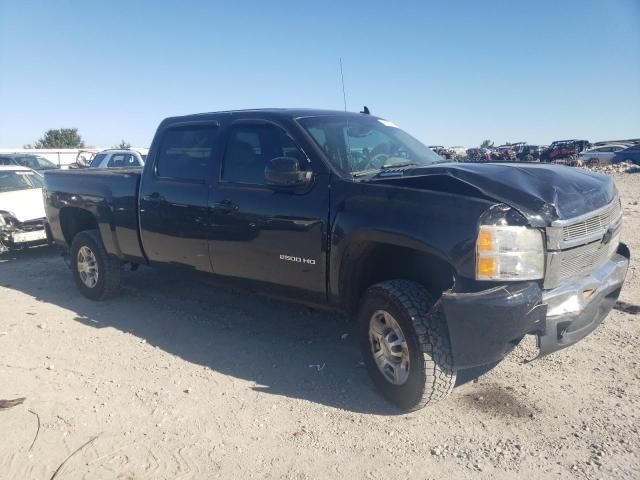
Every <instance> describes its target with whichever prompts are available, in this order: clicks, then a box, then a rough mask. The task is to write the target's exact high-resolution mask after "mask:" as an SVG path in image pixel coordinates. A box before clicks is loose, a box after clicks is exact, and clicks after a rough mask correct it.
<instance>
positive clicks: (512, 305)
mask: <svg viewBox="0 0 640 480" xmlns="http://www.w3.org/2000/svg"><path fill="white" fill-rule="evenodd" d="M44 183H45V189H44V190H45V191H44V198H45V199H46V213H47V219H48V222H49V226H50V231H51V235H52V238H53V240H54V241H55V243H56V244H57V245H59V246H60V248H61V249H63V251H64V252H65V253H66V254H67V255H68V256H69V258H70V262H69V264H70V266H71V270H72V274H73V277H74V279H75V281H76V284H77V286H78V288H79V289H80V291H81V292H82V293H83V294H84V295H86V296H87V297H89V298H92V299H96V300H100V299H103V298H107V297H110V296H113V295H115V294H116V292H117V290H118V287H119V285H120V271H121V266H122V265H124V264H134V265H137V264H148V265H152V266H153V265H163V264H167V265H181V266H185V267H187V269H188V270H191V271H193V270H195V271H201V272H207V273H210V274H215V275H216V276H218V277H220V276H222V277H225V278H228V279H229V280H230V281H231V280H233V281H234V282H237V281H238V280H239V281H241V282H245V283H246V284H247V285H248V286H249V288H251V289H253V290H256V289H258V290H262V291H264V292H268V293H270V294H275V295H277V296H279V297H287V298H290V299H291V300H293V301H302V302H304V303H305V304H307V305H309V304H311V305H316V306H318V307H323V308H326V307H329V308H333V309H335V310H336V311H338V312H340V313H343V314H344V315H345V316H347V317H349V318H352V319H354V321H355V322H357V327H356V329H355V331H356V332H357V338H358V343H359V345H360V349H361V352H362V356H363V360H364V363H365V365H366V367H367V370H368V372H369V374H370V376H371V378H372V380H373V383H374V384H375V386H376V387H377V389H378V390H379V391H380V392H381V393H382V394H383V395H384V396H385V397H386V398H388V399H389V400H390V401H392V402H394V403H395V404H396V405H398V406H399V407H400V408H403V409H406V410H414V409H417V408H420V407H423V406H425V405H426V404H428V403H430V402H433V401H436V400H439V399H442V398H444V397H446V396H447V394H449V392H450V391H451V390H452V389H453V387H454V385H455V382H456V376H457V375H458V372H459V371H461V370H462V369H467V368H470V367H481V366H485V365H493V364H496V363H497V362H499V361H500V360H502V359H503V358H504V357H505V355H507V354H508V353H509V352H510V351H511V350H512V349H513V348H514V347H515V346H516V345H518V343H519V342H520V341H521V340H522V338H523V337H524V336H525V335H534V336H536V337H537V339H538V347H539V355H546V354H549V353H552V352H554V351H556V350H559V349H561V348H565V347H568V346H570V345H573V344H575V343H576V342H578V341H579V340H580V339H582V338H584V337H585V336H587V335H589V334H590V333H591V332H592V331H593V330H595V329H596V328H597V327H598V325H600V323H601V322H602V321H603V320H604V319H605V317H606V316H607V315H608V314H609V311H610V310H611V308H612V307H613V305H614V304H615V302H616V299H617V298H618V295H619V293H620V289H621V288H622V285H623V282H624V279H625V275H626V273H627V268H628V265H629V256H630V253H629V249H628V248H627V247H626V245H624V244H622V243H620V242H619V240H618V239H619V238H620V237H619V232H620V229H621V226H622V208H621V202H620V198H619V196H618V191H617V189H616V186H615V185H614V182H613V180H612V179H611V178H610V177H607V176H604V175H600V174H596V173H591V172H588V171H586V170H582V169H577V168H572V167H567V166H559V165H550V164H544V163H524V162H522V163H489V162H487V163H481V164H479V163H458V162H449V161H447V160H446V159H444V158H442V157H440V156H439V155H437V154H436V153H434V152H433V151H431V150H430V149H429V148H427V147H426V146H424V145H423V144H422V143H421V142H419V141H418V140H416V139H415V138H413V137H411V136H410V135H409V134H408V133H406V132H404V131H403V130H401V129H400V128H398V127H397V126H396V125H395V124H393V123H391V122H388V121H386V120H383V119H380V118H376V117H374V116H372V115H370V114H368V110H366V109H365V111H364V113H361V114H358V113H347V112H335V111H323V110H308V109H306V110H305V109H300V110H294V109H271V110H246V111H233V112H219V113H207V114H201V115H189V116H185V117H174V118H168V119H166V120H164V121H163V122H162V123H161V124H160V126H159V128H158V131H157V133H156V136H155V138H154V140H153V143H152V145H151V148H150V151H149V155H148V158H147V161H146V163H145V165H144V169H121V170H118V169H111V170H110V171H109V172H102V171H99V170H95V169H86V170H64V171H48V172H46V173H45V181H44ZM603 239H604V240H605V242H604V243H605V244H603ZM607 240H608V244H606V243H607ZM283 251H285V252H289V253H294V252H295V255H290V254H286V253H282V252H283ZM283 262H287V264H286V265H283ZM309 266H313V268H310V267H309ZM585 292H588V295H587V294H585ZM176 328H180V327H179V326H178V325H176ZM337 337H339V335H337Z"/></svg>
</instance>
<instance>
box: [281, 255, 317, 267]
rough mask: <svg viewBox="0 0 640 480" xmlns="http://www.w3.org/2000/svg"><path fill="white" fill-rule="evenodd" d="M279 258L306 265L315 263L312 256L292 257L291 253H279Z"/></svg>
mask: <svg viewBox="0 0 640 480" xmlns="http://www.w3.org/2000/svg"><path fill="white" fill-rule="evenodd" d="M280 260H285V261H287V262H295V263H306V264H307V265H315V264H316V261H315V260H314V259H313V258H301V257H294V256H292V255H284V254H280Z"/></svg>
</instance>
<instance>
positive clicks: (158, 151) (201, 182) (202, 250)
mask: <svg viewBox="0 0 640 480" xmlns="http://www.w3.org/2000/svg"><path fill="white" fill-rule="evenodd" d="M218 129H219V127H218V124H217V123H206V122H205V123H202V122H193V123H187V124H177V125H170V126H169V127H166V128H164V129H161V130H160V131H159V132H158V139H156V140H154V145H153V146H152V150H151V151H150V152H149V159H148V161H149V162H151V164H150V165H148V166H147V168H145V170H144V174H143V178H142V182H141V185H140V195H139V208H140V236H141V241H142V245H143V247H144V251H145V253H146V255H147V258H148V259H149V261H150V262H152V263H171V264H176V265H183V266H187V267H190V268H193V269H195V270H200V271H205V272H208V271H211V264H210V261H209V248H208V244H207V235H208V224H209V219H208V195H209V183H210V179H211V175H212V172H213V157H214V155H215V144H216V139H217V135H218Z"/></svg>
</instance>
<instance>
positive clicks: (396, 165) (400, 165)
mask: <svg viewBox="0 0 640 480" xmlns="http://www.w3.org/2000/svg"><path fill="white" fill-rule="evenodd" d="M416 166H418V164H417V163H416V162H405V163H387V164H385V165H383V166H382V167H380V168H373V169H371V170H362V171H361V172H354V173H352V174H351V176H353V177H354V178H357V177H364V176H365V175H371V174H373V173H382V172H384V171H385V170H394V169H396V168H406V167H416Z"/></svg>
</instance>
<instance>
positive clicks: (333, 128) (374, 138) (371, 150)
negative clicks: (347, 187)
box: [298, 115, 445, 175]
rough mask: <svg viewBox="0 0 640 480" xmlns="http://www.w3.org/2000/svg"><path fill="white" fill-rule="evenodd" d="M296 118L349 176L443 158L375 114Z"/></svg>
mask: <svg viewBox="0 0 640 480" xmlns="http://www.w3.org/2000/svg"><path fill="white" fill-rule="evenodd" d="M298 121H299V123H300V124H301V125H302V126H303V127H304V128H305V130H307V132H309V134H310V135H311V136H312V137H313V139H314V140H315V141H316V143H317V144H318V145H319V146H320V148H322V150H323V151H324V153H325V154H326V155H327V157H328V158H329V160H330V161H331V163H332V164H333V165H334V166H335V167H336V168H338V169H339V170H341V171H342V172H345V173H349V174H352V175H358V174H366V173H369V172H371V173H375V172H377V171H379V170H381V169H383V168H390V167H394V166H397V167H401V166H406V165H416V166H425V165H431V164H433V163H439V162H444V161H445V160H444V159H443V158H442V157H441V156H440V155H438V154H436V153H434V152H433V151H431V150H430V149H429V148H427V147H426V146H425V145H423V144H422V143H420V142H419V141H418V140H416V139H415V138H413V137H412V136H411V135H409V134H408V133H407V132H405V131H403V130H401V129H399V128H398V127H397V126H395V125H394V124H393V123H391V122H388V121H386V120H382V119H378V118H375V117H369V116H365V115H363V116H361V117H358V116H354V115H331V116H329V115H327V116H321V117H309V118H302V119H299V120H298Z"/></svg>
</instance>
